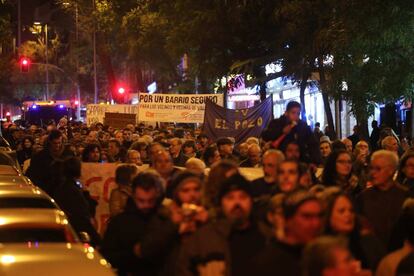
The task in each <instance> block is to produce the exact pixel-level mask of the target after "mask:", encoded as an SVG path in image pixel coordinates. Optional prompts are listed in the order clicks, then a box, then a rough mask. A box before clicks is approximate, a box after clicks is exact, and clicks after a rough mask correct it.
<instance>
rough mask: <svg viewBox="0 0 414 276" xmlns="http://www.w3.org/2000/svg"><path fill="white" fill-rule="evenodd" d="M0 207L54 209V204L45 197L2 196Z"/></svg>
mask: <svg viewBox="0 0 414 276" xmlns="http://www.w3.org/2000/svg"><path fill="white" fill-rule="evenodd" d="M0 208H40V209H56V205H55V204H53V202H52V201H50V200H49V199H47V198H27V197H4V198H0Z"/></svg>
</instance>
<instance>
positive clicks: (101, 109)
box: [86, 104, 138, 126]
mask: <svg viewBox="0 0 414 276" xmlns="http://www.w3.org/2000/svg"><path fill="white" fill-rule="evenodd" d="M105 112H111V113H128V114H138V105H132V104H114V105H110V104H88V105H87V106H86V124H87V125H88V126H90V125H92V124H95V123H103V122H104V117H105Z"/></svg>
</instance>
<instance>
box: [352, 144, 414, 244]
mask: <svg viewBox="0 0 414 276" xmlns="http://www.w3.org/2000/svg"><path fill="white" fill-rule="evenodd" d="M397 167H398V156H397V154H395V153H394V152H391V151H388V150H379V151H376V152H374V153H373V154H372V156H371V164H370V167H369V175H370V181H369V182H370V183H367V187H368V188H367V189H366V190H365V191H363V192H362V193H361V194H360V195H359V196H358V197H357V199H356V201H357V202H356V203H357V204H356V205H357V210H358V211H359V213H360V214H361V215H363V216H365V217H366V218H367V219H368V221H369V222H370V225H371V226H372V228H373V230H374V232H375V234H376V235H377V236H378V238H379V239H380V240H381V241H382V242H383V245H384V246H387V245H388V243H389V238H390V235H391V231H392V229H393V226H394V224H395V222H396V221H397V219H398V216H399V214H400V211H401V207H402V205H403V203H404V200H405V199H406V198H407V196H408V192H407V190H406V189H405V188H404V187H402V186H401V185H399V184H398V183H396V182H395V181H394V174H395V171H396V170H397ZM368 184H369V185H368ZM370 185H371V186H370ZM369 186H370V187H369Z"/></svg>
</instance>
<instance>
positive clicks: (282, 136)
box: [262, 101, 321, 164]
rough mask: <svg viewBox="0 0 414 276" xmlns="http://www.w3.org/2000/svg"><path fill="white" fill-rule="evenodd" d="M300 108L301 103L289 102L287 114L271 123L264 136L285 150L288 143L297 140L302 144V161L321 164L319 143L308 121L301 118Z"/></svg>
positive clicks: (275, 145) (276, 146)
mask: <svg viewBox="0 0 414 276" xmlns="http://www.w3.org/2000/svg"><path fill="white" fill-rule="evenodd" d="M300 110H301V106H300V103H298V102H294V101H293V102H289V103H288V105H287V107H286V112H285V114H284V115H282V116H281V117H280V118H278V119H275V120H272V121H271V122H270V123H269V125H268V126H267V128H266V129H265V130H264V131H263V133H262V138H263V140H264V141H266V142H267V141H270V142H271V144H272V146H273V147H274V148H278V149H280V150H281V151H283V152H284V151H285V148H286V146H287V144H289V143H290V142H292V141H295V142H297V143H298V145H299V146H300V152H301V153H302V154H301V161H303V162H311V163H314V164H320V163H321V157H320V153H319V143H318V141H316V139H315V136H314V135H313V133H312V130H311V129H310V127H309V126H308V125H307V124H306V122H304V121H302V120H300V118H299V115H300Z"/></svg>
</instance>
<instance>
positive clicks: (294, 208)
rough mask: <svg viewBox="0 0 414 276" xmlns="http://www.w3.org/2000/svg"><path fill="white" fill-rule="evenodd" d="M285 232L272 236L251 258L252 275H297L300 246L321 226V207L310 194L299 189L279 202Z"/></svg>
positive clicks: (314, 236) (300, 252) (314, 234)
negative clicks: (280, 236) (281, 236)
mask: <svg viewBox="0 0 414 276" xmlns="http://www.w3.org/2000/svg"><path fill="white" fill-rule="evenodd" d="M282 209H283V217H284V219H285V235H284V237H283V238H282V239H281V240H277V239H276V238H275V239H273V240H272V241H271V242H270V243H269V244H268V245H267V246H266V248H265V249H264V250H263V251H262V252H260V253H259V254H257V256H256V257H255V259H254V262H253V263H254V265H253V269H254V270H253V271H254V272H255V274H254V275H260V276H267V275H269V276H271V275H301V265H300V261H301V256H302V251H303V248H304V246H305V245H306V244H307V243H308V242H310V241H312V240H313V239H315V238H316V237H317V236H318V234H319V233H320V230H321V228H322V218H321V214H322V206H321V204H320V202H319V201H318V199H317V198H316V197H315V196H314V195H311V194H310V193H308V192H306V191H303V190H299V191H295V192H292V193H290V194H288V195H287V196H286V197H285V198H284V200H283V203H282Z"/></svg>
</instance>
